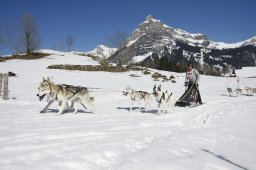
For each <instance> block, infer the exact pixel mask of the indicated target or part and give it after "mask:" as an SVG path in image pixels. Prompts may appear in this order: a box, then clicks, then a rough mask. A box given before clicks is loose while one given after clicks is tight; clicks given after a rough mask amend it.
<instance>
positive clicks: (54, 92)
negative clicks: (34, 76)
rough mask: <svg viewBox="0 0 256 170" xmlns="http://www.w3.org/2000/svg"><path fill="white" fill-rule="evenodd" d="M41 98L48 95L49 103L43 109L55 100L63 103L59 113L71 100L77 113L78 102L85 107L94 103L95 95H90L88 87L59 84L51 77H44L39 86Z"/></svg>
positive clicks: (60, 112)
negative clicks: (52, 80)
mask: <svg viewBox="0 0 256 170" xmlns="http://www.w3.org/2000/svg"><path fill="white" fill-rule="evenodd" d="M38 91H39V92H38V94H37V96H38V97H39V100H40V101H41V100H42V99H43V98H44V97H45V96H46V95H47V96H48V104H47V105H46V107H45V108H44V109H43V110H42V111H41V113H43V112H45V110H46V109H47V108H48V107H49V106H50V105H51V104H52V103H53V102H54V101H59V103H60V104H61V106H60V108H59V112H58V114H62V113H63V110H64V109H65V107H66V106H67V103H68V102H69V101H71V103H72V104H71V105H72V107H73V105H74V109H75V110H74V112H73V113H77V110H78V104H79V103H80V104H82V105H83V106H84V107H87V106H88V105H92V104H93V102H94V97H91V96H90V95H89V92H88V89H87V88H86V87H80V86H72V85H57V84H54V83H53V82H51V81H50V79H49V78H47V79H45V78H43V81H42V82H41V83H40V86H39V88H38Z"/></svg>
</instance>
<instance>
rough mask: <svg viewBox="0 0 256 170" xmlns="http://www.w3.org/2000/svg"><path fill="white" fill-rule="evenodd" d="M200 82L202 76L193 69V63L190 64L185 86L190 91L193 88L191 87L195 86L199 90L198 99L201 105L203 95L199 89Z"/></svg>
mask: <svg viewBox="0 0 256 170" xmlns="http://www.w3.org/2000/svg"><path fill="white" fill-rule="evenodd" d="M199 81H200V74H199V72H198V71H197V69H195V68H193V65H192V64H191V63H189V64H188V69H187V73H186V77H185V86H188V89H190V88H191V86H195V87H196V88H197V99H198V102H199V104H202V99H201V95H200V92H199V88H198V83H199Z"/></svg>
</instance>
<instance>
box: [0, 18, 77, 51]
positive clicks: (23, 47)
mask: <svg viewBox="0 0 256 170" xmlns="http://www.w3.org/2000/svg"><path fill="white" fill-rule="evenodd" d="M16 28H17V29H16ZM61 43H62V50H63V49H64V48H63V46H65V49H66V50H67V51H71V48H72V47H73V45H74V40H73V37H72V35H71V34H68V35H67V36H66V37H65V39H64V41H63V40H62V42H61ZM0 47H1V48H8V49H10V51H11V52H12V54H14V55H17V54H20V53H26V54H30V53H32V52H34V51H35V50H38V49H40V48H41V34H40V29H39V27H38V24H37V22H36V20H35V19H34V17H33V16H32V15H30V14H24V15H23V16H22V17H21V20H20V25H19V26H18V27H16V26H15V27H12V28H4V27H3V26H1V25H0ZM1 48H0V55H1ZM55 48H56V47H55Z"/></svg>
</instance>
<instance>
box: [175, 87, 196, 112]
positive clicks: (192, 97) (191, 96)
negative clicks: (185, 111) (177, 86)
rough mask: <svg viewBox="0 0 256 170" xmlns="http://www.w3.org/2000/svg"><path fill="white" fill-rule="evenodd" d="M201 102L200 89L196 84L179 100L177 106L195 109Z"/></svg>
mask: <svg viewBox="0 0 256 170" xmlns="http://www.w3.org/2000/svg"><path fill="white" fill-rule="evenodd" d="M198 105H200V104H199V101H198V88H197V86H196V85H195V84H192V85H191V86H189V88H187V90H186V91H185V93H183V95H182V96H181V97H180V98H179V100H178V101H177V102H176V103H175V106H180V107H186V106H189V107H195V106H198Z"/></svg>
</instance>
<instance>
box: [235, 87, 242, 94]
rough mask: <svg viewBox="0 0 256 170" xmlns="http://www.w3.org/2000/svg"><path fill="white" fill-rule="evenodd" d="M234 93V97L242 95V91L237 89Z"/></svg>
mask: <svg viewBox="0 0 256 170" xmlns="http://www.w3.org/2000/svg"><path fill="white" fill-rule="evenodd" d="M235 92H236V96H238V95H242V92H243V91H242V89H240V88H238V89H236V90H235Z"/></svg>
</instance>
